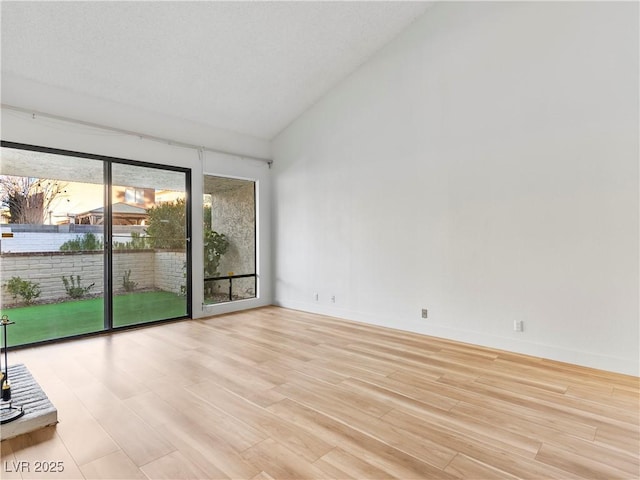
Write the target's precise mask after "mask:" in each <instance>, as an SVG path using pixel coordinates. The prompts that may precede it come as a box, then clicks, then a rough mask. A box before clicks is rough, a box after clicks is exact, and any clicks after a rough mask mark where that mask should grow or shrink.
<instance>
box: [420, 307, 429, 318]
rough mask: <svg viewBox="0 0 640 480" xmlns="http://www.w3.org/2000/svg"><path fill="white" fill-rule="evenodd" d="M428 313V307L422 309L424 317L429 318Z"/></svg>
mask: <svg viewBox="0 0 640 480" xmlns="http://www.w3.org/2000/svg"><path fill="white" fill-rule="evenodd" d="M428 313H429V312H427V309H426V308H423V309H422V318H427V316H428Z"/></svg>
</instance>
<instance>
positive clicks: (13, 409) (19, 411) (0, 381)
mask: <svg viewBox="0 0 640 480" xmlns="http://www.w3.org/2000/svg"><path fill="white" fill-rule="evenodd" d="M14 324H15V322H12V321H10V320H9V316H8V315H2V318H0V325H2V330H3V331H2V347H3V349H4V371H3V370H2V360H1V356H0V385H1V386H2V387H1V389H2V402H0V425H2V424H5V423H9V422H12V421H13V420H17V419H18V418H20V417H21V416H22V415H24V408H23V407H22V406H17V405H14V404H13V402H12V401H11V383H10V382H9V364H8V363H7V349H8V347H7V345H8V344H7V327H8V326H9V325H14Z"/></svg>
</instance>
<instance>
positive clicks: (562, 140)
mask: <svg viewBox="0 0 640 480" xmlns="http://www.w3.org/2000/svg"><path fill="white" fill-rule="evenodd" d="M638 30H639V28H638V4H637V3H609V2H563V3H553V2H529V3H522V2H500V3H482V2H478V3H458V2H446V3H440V4H437V5H436V6H434V7H433V8H432V9H430V10H428V11H427V13H426V14H425V15H424V16H423V17H421V18H420V19H418V20H417V21H416V22H415V23H414V24H413V25H412V26H411V27H410V28H409V29H408V30H406V31H405V32H404V33H403V34H402V35H401V36H400V37H398V38H397V39H396V40H395V41H394V42H392V43H391V44H390V45H388V46H387V47H385V48H384V49H383V50H382V51H380V52H379V53H378V54H377V55H376V56H375V57H374V58H373V59H371V60H370V61H369V62H367V63H366V64H365V65H363V66H362V67H361V68H360V69H359V70H358V71H357V72H356V73H354V74H353V75H351V76H350V77H349V78H348V79H347V80H346V81H344V82H343V83H342V84H340V85H339V86H338V87H337V88H335V89H334V90H333V91H332V92H330V93H329V94H328V95H326V96H325V97H324V98H323V99H322V100H321V101H320V102H319V103H317V104H316V105H315V106H314V108H312V109H311V110H310V111H308V112H307V113H305V114H304V115H302V116H301V117H300V118H299V119H298V120H297V121H296V122H294V123H293V124H292V125H291V126H290V127H289V128H287V129H286V130H285V131H284V132H283V133H281V134H280V135H279V136H278V137H277V138H276V140H275V141H274V144H273V149H274V160H275V161H274V214H275V218H274V242H273V245H274V247H275V249H274V271H275V274H276V278H275V282H276V283H275V285H276V287H275V288H276V290H275V298H276V302H277V303H278V304H280V305H283V306H287V307H293V308H299V309H303V310H308V311H314V312H320V313H325V314H331V315H336V316H341V317H345V318H350V319H354V320H360V321H365V322H370V323H374V324H381V325H386V326H389V327H395V328H400V329H406V330H412V331H417V332H424V333H427V334H432V335H436V336H442V337H447V338H452V339H458V340H462V341H467V342H471V343H475V344H481V345H488V346H492V347H497V348H502V349H507V350H511V351H516V352H522V353H528V354H533V355H536V356H542V357H546V358H553V359H557V360H562V361H567V362H571V363H577V364H582V365H587V366H593V367H596V368H602V369H607V370H613V371H618V372H624V373H630V374H634V375H638V373H639V368H638V361H639V360H638V359H639V354H640V352H639V347H638V344H639V328H638V323H639V319H638V317H639V314H638V304H639V298H638V297H639V293H638V289H639V281H638V262H639V256H638V241H639V239H638V226H639V225H638V216H639V207H638V156H639V147H638V85H639V78H638ZM316 292H317V293H318V294H319V301H317V302H316V301H314V293H316ZM331 295H335V298H336V301H335V303H332V302H331V300H330V297H331ZM423 307H426V308H428V309H429V318H428V319H427V320H423V319H421V318H420V310H421V308H423ZM514 320H523V321H524V332H522V333H516V332H514V331H513V321H514Z"/></svg>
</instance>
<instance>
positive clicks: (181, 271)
mask: <svg viewBox="0 0 640 480" xmlns="http://www.w3.org/2000/svg"><path fill="white" fill-rule="evenodd" d="M154 261H155V264H154V266H155V277H154V282H155V285H156V287H157V288H160V289H162V290H165V291H167V292H173V293H180V286H181V285H185V286H186V285H187V279H186V277H185V274H186V267H185V262H186V261H187V256H186V254H185V252H183V251H166V250H165V251H157V252H155V258H154Z"/></svg>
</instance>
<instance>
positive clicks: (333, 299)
mask: <svg viewBox="0 0 640 480" xmlns="http://www.w3.org/2000/svg"><path fill="white" fill-rule="evenodd" d="M331 303H336V296H335V295H331Z"/></svg>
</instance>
